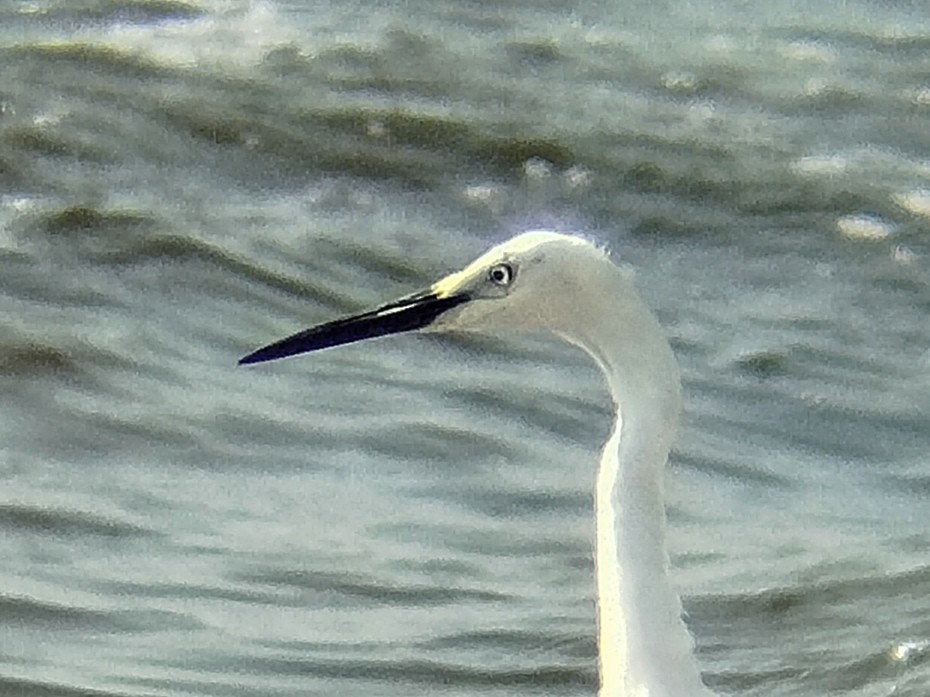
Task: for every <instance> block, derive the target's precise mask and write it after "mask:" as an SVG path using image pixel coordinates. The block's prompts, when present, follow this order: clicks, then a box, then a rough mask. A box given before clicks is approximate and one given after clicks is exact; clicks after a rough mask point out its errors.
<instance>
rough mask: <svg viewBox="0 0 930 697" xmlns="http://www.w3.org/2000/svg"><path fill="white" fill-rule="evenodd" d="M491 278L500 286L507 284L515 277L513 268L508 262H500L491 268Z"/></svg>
mask: <svg viewBox="0 0 930 697" xmlns="http://www.w3.org/2000/svg"><path fill="white" fill-rule="evenodd" d="M490 277H491V280H492V281H493V282H494V283H496V284H497V285H499V286H506V285H507V284H508V283H510V281H511V279H512V278H513V269H512V268H511V267H510V266H509V265H507V264H500V265H499V266H495V267H494V268H492V269H491V273H490Z"/></svg>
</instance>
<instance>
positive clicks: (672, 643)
mask: <svg viewBox="0 0 930 697" xmlns="http://www.w3.org/2000/svg"><path fill="white" fill-rule="evenodd" d="M411 331H417V332H431V333H451V334H472V335H474V334H484V335H488V334H490V335H493V336H497V337H500V336H506V335H511V334H514V333H519V332H531V333H546V332H548V333H551V334H554V335H555V336H557V337H560V338H561V339H563V340H564V341H567V342H568V343H570V344H573V345H575V346H577V347H580V348H581V349H582V350H584V351H585V352H587V353H588V354H589V355H590V356H591V358H593V360H594V362H595V363H596V364H597V365H598V367H599V368H600V369H601V372H602V373H603V375H604V378H605V380H606V382H607V386H608V388H609V390H610V394H611V397H612V399H613V402H614V406H615V407H616V417H615V421H614V425H613V428H612V430H611V433H610V436H609V438H608V439H607V441H606V443H605V444H604V446H603V449H602V451H601V458H600V464H599V467H598V468H597V474H596V478H595V490H594V518H595V521H594V528H595V534H594V562H595V563H594V568H595V574H594V575H595V586H596V607H597V650H598V677H599V691H598V695H599V697H710V695H711V692H710V690H709V689H708V688H707V687H706V685H705V684H704V682H703V681H702V678H701V674H700V671H699V669H698V666H697V663H696V661H695V658H694V655H693V649H694V641H693V638H692V636H691V634H690V633H689V631H688V629H687V626H686V625H685V622H684V619H683V612H682V605H681V600H680V598H679V596H678V595H677V594H676V593H675V591H674V589H673V588H672V585H671V582H670V579H669V575H668V568H669V557H668V552H667V550H666V543H665V538H666V515H665V506H664V500H663V478H664V470H665V464H666V461H667V458H668V453H669V450H670V448H671V445H672V441H673V438H674V434H675V431H676V429H677V422H678V416H679V412H680V410H681V379H680V377H679V367H678V363H677V361H676V359H675V356H674V354H673V352H672V348H671V346H670V344H669V342H668V340H667V338H666V336H665V334H664V332H663V331H662V328H661V326H660V325H659V323H658V321H657V319H656V318H655V316H654V315H653V314H652V312H651V311H650V310H649V308H648V307H647V306H646V304H645V303H644V302H643V300H642V299H641V298H640V296H639V294H638V293H637V291H636V288H635V283H634V279H633V274H632V272H631V271H630V270H628V269H626V268H623V267H621V266H618V265H617V264H615V263H614V262H613V261H612V260H611V258H610V255H609V253H608V251H607V250H606V249H605V248H604V247H603V246H601V245H598V244H596V243H595V242H593V241H591V240H588V239H586V238H585V237H582V236H578V235H572V234H567V233H563V232H556V231H551V230H531V231H527V232H523V233H521V234H518V235H516V236H515V237H512V238H511V239H509V240H507V241H505V242H503V243H501V244H499V245H497V246H494V247H493V248H491V249H490V250H489V251H487V252H486V253H484V254H482V255H481V256H479V257H478V258H477V259H475V261H473V262H472V263H470V264H468V265H467V266H466V267H465V268H463V269H462V270H460V271H456V272H454V273H451V274H449V275H448V276H446V277H445V278H442V279H441V280H439V281H437V282H436V283H434V284H432V285H431V286H429V287H428V288H427V289H425V290H422V291H420V292H417V293H414V294H412V295H407V296H405V297H402V298H400V299H398V300H395V301H393V302H390V303H388V304H385V305H383V306H381V307H379V308H377V309H374V310H370V311H368V312H364V313H361V314H357V315H352V316H349V317H344V318H341V319H336V320H334V321H330V322H326V323H324V324H320V325H318V326H315V327H312V328H310V329H306V330H304V331H300V332H298V333H296V334H293V335H291V336H288V337H286V338H284V339H281V340H279V341H276V342H274V343H271V344H269V345H267V346H264V347H262V348H259V349H258V350H256V351H253V352H252V353H250V354H248V355H247V356H245V357H243V358H242V359H240V361H239V363H240V364H241V365H248V364H253V363H261V362H264V361H271V360H276V359H280V358H285V357H288V356H293V355H297V354H301V353H307V352H311V351H318V350H321V349H326V348H331V347H335V346H340V345H343V344H349V343H353V342H357V341H363V340H366V339H372V338H375V337H382V336H386V335H389V334H397V333H401V332H411Z"/></svg>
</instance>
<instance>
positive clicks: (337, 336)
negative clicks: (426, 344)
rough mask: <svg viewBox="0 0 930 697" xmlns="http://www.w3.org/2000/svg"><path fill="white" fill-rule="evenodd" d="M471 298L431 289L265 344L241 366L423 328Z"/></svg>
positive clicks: (242, 359) (244, 359)
mask: <svg viewBox="0 0 930 697" xmlns="http://www.w3.org/2000/svg"><path fill="white" fill-rule="evenodd" d="M468 299H469V298H468V295H465V294H461V295H451V296H447V297H439V296H438V295H436V294H435V293H433V292H431V291H427V292H425V293H418V294H417V295H410V296H408V297H406V298H401V299H400V300H397V301H395V302H392V303H391V304H389V305H385V306H384V307H379V308H378V309H377V310H371V311H370V312H365V313H362V314H360V315H354V316H353V317H344V318H342V319H337V320H333V321H332V322H326V323H325V324H320V325H318V326H316V327H311V328H310V329H305V330H304V331H302V332H298V333H297V334H293V335H292V336H289V337H287V338H285V339H281V340H280V341H276V342H274V343H273V344H268V346H263V347H262V348H260V349H258V350H257V351H253V352H252V353H250V354H249V355H248V356H245V357H244V358H241V359H239V365H248V364H249V363H262V362H264V361H274V360H277V359H279V358H287V357H288V356H296V355H297V354H298V353H307V352H308V351H319V350H320V349H325V348H331V347H333V346H341V345H342V344H351V343H353V342H355V341H362V340H363V339H374V338H375V337H378V336H385V335H387V334H397V333H399V332H410V331H413V330H415V329H422V328H423V327H426V326H427V325H429V324H431V323H432V322H433V321H434V320H435V319H436V318H437V317H439V315H441V314H442V313H443V312H446V311H447V310H451V309H452V308H453V307H455V306H456V305H461V304H462V303H463V302H465V301H467V300H468Z"/></svg>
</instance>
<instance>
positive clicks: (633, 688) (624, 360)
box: [585, 275, 709, 697]
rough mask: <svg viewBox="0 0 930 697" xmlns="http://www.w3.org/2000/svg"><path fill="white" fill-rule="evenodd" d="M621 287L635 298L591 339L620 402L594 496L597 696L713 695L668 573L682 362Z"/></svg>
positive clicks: (627, 283) (628, 287) (642, 308)
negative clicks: (666, 492)
mask: <svg viewBox="0 0 930 697" xmlns="http://www.w3.org/2000/svg"><path fill="white" fill-rule="evenodd" d="M616 282H617V283H618V284H622V285H623V286H624V287H623V288H619V287H618V288H616V289H615V290H617V291H618V292H619V291H622V293H623V294H622V295H620V296H619V297H622V298H624V299H627V300H626V301H625V302H624V305H623V307H622V308H618V309H617V315H618V316H617V317H616V318H615V319H614V321H612V322H611V324H610V326H609V327H605V326H604V325H602V326H600V327H599V328H597V329H596V330H595V333H596V336H590V335H589V336H588V337H586V339H585V344H586V348H587V350H588V351H589V352H590V353H591V354H592V356H593V357H594V358H595V360H596V361H597V362H598V364H599V365H600V367H601V369H602V370H603V372H604V374H605V377H606V378H607V381H608V383H609V386H610V391H611V394H612V396H613V398H614V401H615V402H616V403H617V405H618V411H617V420H616V423H615V425H614V430H613V433H612V434H611V436H610V439H609V440H608V441H607V443H606V444H605V446H604V451H603V455H602V458H601V466H600V469H599V470H598V475H597V485H596V493H595V509H596V551H595V564H596V570H597V596H598V652H599V667H600V681H601V688H600V693H599V694H600V697H634V696H635V697H647V696H648V697H695V696H697V695H700V696H702V697H706V696H707V695H709V692H708V691H707V689H706V688H705V687H704V685H703V683H702V682H701V678H700V675H699V672H698V669H697V666H696V664H695V662H694V659H693V657H692V639H691V636H690V634H689V633H688V630H687V629H686V627H685V625H684V623H683V621H682V619H681V601H680V600H679V598H678V596H677V595H676V594H675V592H674V591H673V590H672V587H671V585H670V583H669V579H668V574H667V568H668V555H667V552H666V548H665V507H664V498H663V493H662V492H663V487H662V480H663V474H664V468H665V462H666V459H667V456H668V451H669V448H670V446H671V442H672V438H673V435H674V431H675V428H676V426H677V418H678V412H679V409H680V380H679V374H678V365H677V362H676V361H675V358H674V355H673V354H672V351H671V348H670V347H669V345H668V341H667V340H666V339H665V337H664V335H663V333H662V330H661V328H660V327H659V325H658V323H657V322H656V320H655V319H654V318H653V316H652V314H651V313H650V312H649V311H648V309H647V308H646V307H645V306H644V305H643V304H642V303H641V302H640V301H639V299H638V297H637V296H636V295H635V293H634V292H633V291H632V287H631V281H630V279H629V278H627V277H625V276H620V275H618V279H617V281H616ZM614 297H617V296H614ZM629 298H632V302H630V301H629V300H628V299H629Z"/></svg>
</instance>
